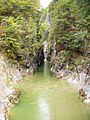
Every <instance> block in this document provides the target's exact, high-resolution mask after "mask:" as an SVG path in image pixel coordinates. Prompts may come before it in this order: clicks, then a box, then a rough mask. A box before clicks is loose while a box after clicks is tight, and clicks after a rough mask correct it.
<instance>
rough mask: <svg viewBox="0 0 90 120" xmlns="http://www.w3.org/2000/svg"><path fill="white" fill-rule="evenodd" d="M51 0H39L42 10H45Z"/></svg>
mask: <svg viewBox="0 0 90 120" xmlns="http://www.w3.org/2000/svg"><path fill="white" fill-rule="evenodd" d="M51 1H52V0H40V4H41V6H42V8H46V7H47V6H48V5H49V4H50V2H51Z"/></svg>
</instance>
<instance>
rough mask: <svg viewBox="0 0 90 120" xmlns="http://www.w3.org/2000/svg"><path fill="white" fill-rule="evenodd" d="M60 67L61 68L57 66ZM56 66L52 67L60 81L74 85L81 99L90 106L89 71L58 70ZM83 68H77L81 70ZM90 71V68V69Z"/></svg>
mask: <svg viewBox="0 0 90 120" xmlns="http://www.w3.org/2000/svg"><path fill="white" fill-rule="evenodd" d="M57 67H59V66H57ZM57 67H56V66H52V67H51V71H52V73H53V74H54V75H55V76H56V77H57V78H58V79H59V78H62V79H63V80H66V81H68V82H69V83H70V84H71V85H73V86H74V87H75V88H76V89H77V90H78V93H79V97H80V99H81V100H82V101H83V102H84V103H86V104H90V75H89V73H88V72H87V69H86V68H84V70H83V69H82V70H81V71H77V70H69V69H68V68H67V69H57ZM79 67H81V66H77V68H79ZM88 69H90V68H88Z"/></svg>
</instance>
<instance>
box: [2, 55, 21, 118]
mask: <svg viewBox="0 0 90 120" xmlns="http://www.w3.org/2000/svg"><path fill="white" fill-rule="evenodd" d="M21 76H22V75H21V73H20V71H19V70H18V68H17V66H11V65H10V64H9V63H8V61H7V60H6V58H5V57H4V56H3V55H2V54H1V53H0V120H8V110H9V109H8V108H9V107H10V105H11V102H10V97H11V96H12V97H13V96H14V98H15V93H16V90H14V87H13V85H14V84H16V82H17V81H18V80H19V79H21ZM16 94H17V93H16ZM14 100H15V99H14Z"/></svg>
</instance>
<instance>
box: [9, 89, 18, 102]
mask: <svg viewBox="0 0 90 120" xmlns="http://www.w3.org/2000/svg"><path fill="white" fill-rule="evenodd" d="M19 95H20V92H19V91H18V90H16V91H14V92H13V93H12V95H10V96H9V98H8V99H9V102H10V103H12V104H18V103H19V102H20V101H19Z"/></svg>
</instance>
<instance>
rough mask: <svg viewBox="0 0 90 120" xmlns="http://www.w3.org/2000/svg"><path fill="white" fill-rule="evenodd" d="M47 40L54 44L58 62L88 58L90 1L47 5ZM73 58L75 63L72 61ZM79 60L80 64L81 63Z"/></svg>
mask: <svg viewBox="0 0 90 120" xmlns="http://www.w3.org/2000/svg"><path fill="white" fill-rule="evenodd" d="M49 14H50V16H49V17H50V21H51V30H50V34H49V40H50V41H51V43H54V42H56V51H57V56H58V58H57V59H58V62H59V64H60V62H63V63H66V62H69V61H70V63H71V62H73V63H75V61H76V60H75V59H76V58H77V57H80V56H86V57H85V59H86V58H88V57H89V56H90V34H89V33H90V1H89V0H53V2H51V4H50V5H49ZM73 58H74V60H75V61H73V60H72V59H73ZM81 59H82V58H81ZM81 59H80V62H81V61H82V60H81Z"/></svg>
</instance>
